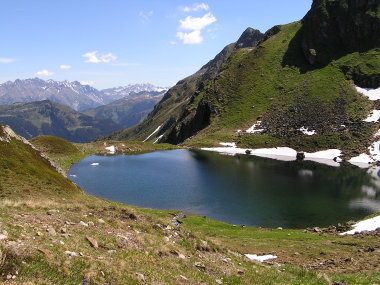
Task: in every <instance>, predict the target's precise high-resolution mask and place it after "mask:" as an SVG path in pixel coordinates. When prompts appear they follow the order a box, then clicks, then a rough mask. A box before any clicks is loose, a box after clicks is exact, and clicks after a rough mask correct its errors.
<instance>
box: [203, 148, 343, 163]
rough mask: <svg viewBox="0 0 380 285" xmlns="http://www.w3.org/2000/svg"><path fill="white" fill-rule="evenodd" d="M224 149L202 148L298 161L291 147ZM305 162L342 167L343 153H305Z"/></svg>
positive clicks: (330, 151) (333, 151)
mask: <svg viewBox="0 0 380 285" xmlns="http://www.w3.org/2000/svg"><path fill="white" fill-rule="evenodd" d="M220 144H221V145H223V146H224V147H211V148H201V150H205V151H214V152H219V153H221V154H226V155H235V154H250V155H255V156H259V157H265V158H271V159H277V160H282V161H293V160H296V159H297V151H296V150H294V149H292V148H289V147H274V148H258V149H246V148H238V147H236V145H235V143H220ZM304 154H305V160H312V161H316V162H318V163H322V164H327V165H330V166H340V164H339V162H341V161H342V159H341V158H340V156H341V155H342V152H341V151H340V150H339V149H329V150H323V151H318V152H314V153H307V152H305V153H304Z"/></svg>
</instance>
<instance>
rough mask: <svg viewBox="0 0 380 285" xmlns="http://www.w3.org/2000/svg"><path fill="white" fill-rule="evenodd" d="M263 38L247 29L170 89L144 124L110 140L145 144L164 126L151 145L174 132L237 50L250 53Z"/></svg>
mask: <svg viewBox="0 0 380 285" xmlns="http://www.w3.org/2000/svg"><path fill="white" fill-rule="evenodd" d="M263 36H264V35H263V34H262V33H260V32H259V31H257V30H255V29H252V28H248V29H246V31H244V33H243V34H242V35H241V37H240V38H239V40H238V41H237V42H236V43H232V44H229V45H227V46H226V47H225V48H224V49H223V50H222V51H221V52H220V53H219V54H217V55H216V56H215V58H214V59H213V60H210V61H209V62H208V63H207V64H205V65H204V66H203V67H202V68H201V69H200V70H199V71H197V72H196V73H195V74H193V75H191V76H189V77H187V78H185V79H183V80H181V81H179V82H178V83H177V84H176V85H175V86H174V87H172V88H171V89H169V90H168V91H167V92H166V94H165V96H164V97H163V98H162V100H161V101H160V102H159V103H158V104H157V105H156V106H155V107H154V109H153V111H152V112H151V113H150V114H149V115H148V117H147V118H146V119H145V120H144V121H143V122H141V123H140V124H139V125H137V126H135V127H133V128H130V129H127V130H124V131H121V132H118V133H116V134H114V135H112V136H109V137H107V138H108V139H119V140H122V139H130V140H144V139H146V138H147V137H148V136H149V135H150V134H151V133H152V132H154V130H156V129H157V128H158V127H159V126H161V127H160V129H159V131H157V133H156V135H154V136H152V137H151V141H154V140H155V139H156V138H157V137H159V136H160V135H162V134H164V133H166V132H167V131H168V130H170V129H171V128H173V126H174V125H175V123H176V122H177V120H179V119H180V116H181V114H182V112H183V109H184V108H186V106H187V105H188V104H189V102H193V101H194V100H195V98H196V97H197V95H199V93H200V90H202V89H203V88H204V84H205V82H207V81H208V80H211V79H213V78H215V76H216V75H217V74H218V72H219V70H220V69H221V67H222V66H223V64H224V63H225V62H226V60H227V58H228V57H229V56H230V55H231V54H232V53H233V52H234V51H235V50H238V49H241V48H248V49H250V48H252V47H254V46H255V45H256V44H257V43H258V42H259V41H260V40H261V39H262V38H263Z"/></svg>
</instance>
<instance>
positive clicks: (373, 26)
mask: <svg viewBox="0 0 380 285" xmlns="http://www.w3.org/2000/svg"><path fill="white" fill-rule="evenodd" d="M379 9H380V2H379V1H378V0H341V1H338V0H333V1H332V0H314V1H313V4H312V7H311V9H310V11H309V12H308V13H307V14H306V16H305V17H304V18H303V19H302V24H303V27H302V29H301V30H300V33H301V45H302V51H303V53H304V55H305V57H306V59H307V61H308V62H309V64H311V65H315V66H323V65H326V64H328V63H329V62H330V61H331V60H333V59H336V58H339V57H340V56H342V55H345V54H347V53H351V52H356V51H358V52H363V51H367V50H370V49H372V48H375V47H379V46H380V17H379Z"/></svg>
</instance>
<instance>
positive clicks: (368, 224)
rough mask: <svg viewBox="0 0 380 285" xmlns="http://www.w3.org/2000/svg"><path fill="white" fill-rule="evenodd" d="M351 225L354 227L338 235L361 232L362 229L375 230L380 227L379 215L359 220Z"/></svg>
mask: <svg viewBox="0 0 380 285" xmlns="http://www.w3.org/2000/svg"><path fill="white" fill-rule="evenodd" d="M352 227H353V228H354V229H353V230H350V231H347V232H344V233H341V234H339V235H341V236H343V235H353V234H355V233H361V232H364V231H375V230H376V229H378V228H380V216H377V217H374V218H371V219H367V220H364V221H361V222H359V223H356V224H355V225H353V226H352Z"/></svg>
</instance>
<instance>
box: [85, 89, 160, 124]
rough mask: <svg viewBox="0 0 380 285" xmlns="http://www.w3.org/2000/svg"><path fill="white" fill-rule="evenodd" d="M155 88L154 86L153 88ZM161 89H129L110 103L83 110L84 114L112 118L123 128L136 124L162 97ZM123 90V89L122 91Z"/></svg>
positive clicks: (97, 117) (99, 117) (98, 117)
mask: <svg viewBox="0 0 380 285" xmlns="http://www.w3.org/2000/svg"><path fill="white" fill-rule="evenodd" d="M153 89H156V88H153ZM165 91H166V90H165V89H164V90H163V91H161V92H160V91H140V92H138V93H135V92H134V91H131V92H129V93H128V95H127V96H125V97H123V98H121V99H119V100H116V101H114V102H112V103H110V104H107V105H104V106H99V107H96V108H93V109H88V110H85V111H83V113H84V114H86V115H89V116H91V117H94V118H96V119H112V120H113V121H114V122H116V123H118V124H119V125H121V126H122V127H123V128H129V127H132V126H134V125H137V124H138V123H139V122H140V121H141V120H143V119H144V118H145V117H146V116H147V115H148V114H149V112H150V111H152V110H153V107H154V106H155V105H156V104H157V103H158V102H159V101H160V100H161V99H162V97H163V96H164V94H165ZM123 92H124V91H123Z"/></svg>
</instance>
